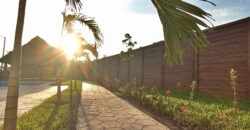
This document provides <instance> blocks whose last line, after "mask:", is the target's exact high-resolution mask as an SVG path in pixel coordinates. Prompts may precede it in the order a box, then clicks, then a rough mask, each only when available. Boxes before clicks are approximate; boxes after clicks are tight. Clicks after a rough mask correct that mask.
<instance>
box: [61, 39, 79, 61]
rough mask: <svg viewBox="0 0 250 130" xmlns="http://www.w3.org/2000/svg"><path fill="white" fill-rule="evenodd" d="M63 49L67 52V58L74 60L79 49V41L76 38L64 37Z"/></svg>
mask: <svg viewBox="0 0 250 130" xmlns="http://www.w3.org/2000/svg"><path fill="white" fill-rule="evenodd" d="M62 49H63V50H64V51H65V53H66V55H67V58H68V59H72V57H73V55H74V53H75V52H76V51H77V49H78V41H77V38H76V37H74V36H70V35H67V36H64V37H63V42H62Z"/></svg>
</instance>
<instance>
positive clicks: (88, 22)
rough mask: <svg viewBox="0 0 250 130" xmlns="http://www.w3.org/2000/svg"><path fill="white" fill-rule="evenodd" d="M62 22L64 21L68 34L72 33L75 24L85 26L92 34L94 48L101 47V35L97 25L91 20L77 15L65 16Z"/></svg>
mask: <svg viewBox="0 0 250 130" xmlns="http://www.w3.org/2000/svg"><path fill="white" fill-rule="evenodd" d="M64 21H65V28H66V29H67V31H69V32H70V31H72V25H73V23H75V22H80V23H81V24H83V25H86V26H87V27H88V28H89V29H90V31H91V32H92V33H93V36H94V38H95V44H96V46H97V47H99V46H101V45H102V43H103V35H102V32H101V30H100V28H99V26H98V24H97V23H96V22H95V20H94V19H93V18H90V17H88V16H86V15H83V14H80V13H77V14H68V15H65V17H64Z"/></svg>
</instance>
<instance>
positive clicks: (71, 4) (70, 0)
mask: <svg viewBox="0 0 250 130" xmlns="http://www.w3.org/2000/svg"><path fill="white" fill-rule="evenodd" d="M65 2H66V7H67V8H69V9H70V10H71V11H72V12H79V11H80V10H81V9H82V2H81V0H65Z"/></svg>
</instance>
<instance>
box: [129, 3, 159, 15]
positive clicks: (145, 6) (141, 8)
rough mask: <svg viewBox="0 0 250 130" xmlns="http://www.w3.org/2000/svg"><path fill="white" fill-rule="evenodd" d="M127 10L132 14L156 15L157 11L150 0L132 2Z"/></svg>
mask: <svg viewBox="0 0 250 130" xmlns="http://www.w3.org/2000/svg"><path fill="white" fill-rule="evenodd" d="M127 9H128V10H129V11H131V12H134V13H142V14H156V13H157V11H156V9H155V7H154V5H153V3H152V2H151V1H150V0H132V1H130V2H129V4H128V6H127Z"/></svg>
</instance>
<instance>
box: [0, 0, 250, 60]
mask: <svg viewBox="0 0 250 130" xmlns="http://www.w3.org/2000/svg"><path fill="white" fill-rule="evenodd" d="M185 1H187V2H191V3H193V4H195V5H198V6H199V7H201V8H203V9H205V10H206V11H208V12H209V13H211V14H212V15H213V18H214V19H215V20H216V21H215V22H214V25H220V24H224V23H227V22H231V21H235V20H238V19H242V18H246V17H249V16H250V0H211V1H213V2H214V3H216V4H217V6H216V7H213V6H212V5H210V4H208V3H205V2H201V1H198V0H185ZM82 2H83V13H85V14H86V15H89V16H92V17H95V20H96V21H97V23H98V24H99V26H100V28H101V30H102V32H103V35H104V45H103V46H102V48H100V56H101V57H103V55H106V56H109V55H114V54H117V53H120V51H122V50H126V47H125V45H122V42H121V41H122V40H123V39H124V34H125V33H130V34H131V36H132V40H134V41H137V43H138V44H137V46H136V47H141V46H146V45H149V44H152V43H153V42H157V41H160V40H163V32H162V27H161V23H160V20H159V18H158V15H157V12H156V10H155V8H154V6H153V4H152V3H151V0H82ZM64 4H65V3H64V0H27V6H26V16H25V25H24V33H23V42H22V44H25V43H27V42H28V41H29V40H30V39H32V38H33V37H35V36H37V35H39V36H40V37H42V38H43V39H44V40H46V41H47V42H48V43H49V44H50V45H52V46H58V43H59V37H60V32H61V26H62V15H61V12H62V11H63V9H64ZM17 10H18V0H2V1H1V2H0V17H1V21H0V35H2V36H6V37H7V44H6V51H11V50H12V48H13V44H14V34H15V28H16V19H17ZM85 33H86V36H88V37H91V35H89V34H88V33H87V32H85ZM91 39H92V38H89V39H88V38H87V40H89V42H92V41H93V40H91ZM2 45H3V38H1V37H0V54H1V55H2Z"/></svg>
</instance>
